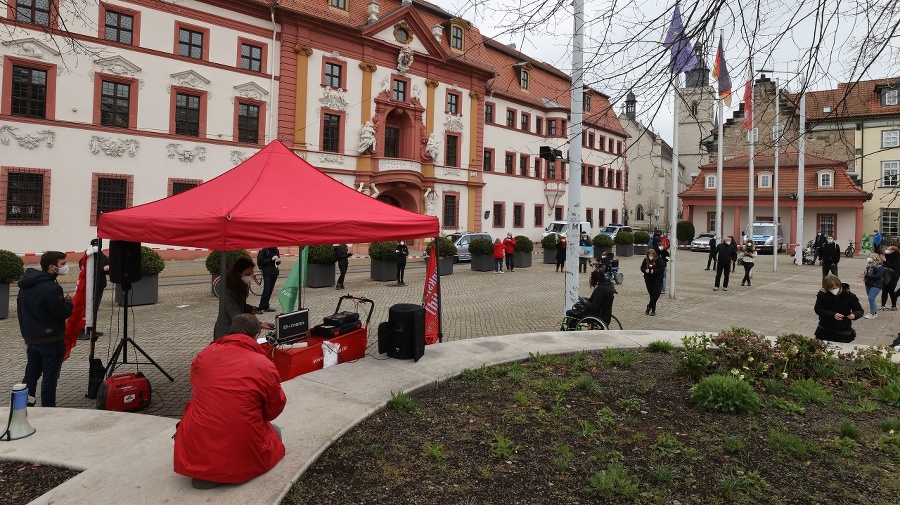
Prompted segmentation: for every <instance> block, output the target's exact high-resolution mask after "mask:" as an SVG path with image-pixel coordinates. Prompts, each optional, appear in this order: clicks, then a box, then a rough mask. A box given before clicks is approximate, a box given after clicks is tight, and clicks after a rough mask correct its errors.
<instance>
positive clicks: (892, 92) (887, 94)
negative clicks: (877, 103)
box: [881, 88, 898, 106]
mask: <svg viewBox="0 0 900 505" xmlns="http://www.w3.org/2000/svg"><path fill="white" fill-rule="evenodd" d="M897 95H898V90H897V88H885V89H882V90H881V105H882V106H888V105H897V104H898V97H897Z"/></svg>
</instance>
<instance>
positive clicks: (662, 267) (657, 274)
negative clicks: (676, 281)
mask: <svg viewBox="0 0 900 505" xmlns="http://www.w3.org/2000/svg"><path fill="white" fill-rule="evenodd" d="M641 272H643V274H644V286H646V288H647V294H648V295H650V303H648V304H647V310H645V311H644V314H647V315H649V316H655V315H656V302H657V300H659V295H660V294H661V293H662V283H663V279H664V278H665V276H666V263H665V262H664V261H662V260H660V259H659V256H657V254H656V251H654V250H652V249H651V250H649V251H647V255H646V256H645V257H644V261H642V262H641Z"/></svg>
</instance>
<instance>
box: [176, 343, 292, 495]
mask: <svg viewBox="0 0 900 505" xmlns="http://www.w3.org/2000/svg"><path fill="white" fill-rule="evenodd" d="M191 388H192V389H193V397H192V399H191V401H189V402H188V404H187V405H186V406H185V408H184V417H182V419H181V422H180V423H179V424H178V428H177V434H176V436H175V472H177V473H180V474H181V475H186V476H188V477H193V478H196V479H203V480H209V481H213V482H221V483H226V484H240V483H242V482H246V481H248V480H250V479H252V478H254V477H256V476H259V475H262V474H264V473H266V472H268V471H269V470H271V469H272V467H274V466H275V464H276V463H278V461H280V460H281V458H283V457H284V444H282V443H281V439H279V438H278V435H277V434H276V433H275V429H274V428H273V427H272V423H270V422H269V421H271V420H272V419H275V418H276V417H278V415H279V414H281V411H282V410H284V405H285V403H286V402H287V399H286V398H285V396H284V391H283V390H282V389H281V381H280V378H279V376H278V370H276V369H275V364H274V363H273V362H272V361H270V360H269V358H267V357H266V355H265V353H264V352H263V350H262V348H261V347H260V346H259V344H257V343H256V340H255V339H253V338H252V337H249V336H247V335H242V334H232V335H226V336H224V337H222V338H220V339H218V340H215V341H213V342H212V343H211V344H209V345H208V346H206V348H205V349H203V350H202V351H200V354H198V355H197V357H196V358H194V362H193V363H191Z"/></svg>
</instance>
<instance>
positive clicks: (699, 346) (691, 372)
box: [675, 333, 715, 379]
mask: <svg viewBox="0 0 900 505" xmlns="http://www.w3.org/2000/svg"><path fill="white" fill-rule="evenodd" d="M709 340H710V339H709V336H708V335H707V334H705V333H700V334H696V335H686V336H685V337H684V338H682V339H681V345H682V347H683V348H684V350H683V351H681V352H680V353H679V354H678V361H677V362H676V363H675V371H676V372H678V373H679V374H681V375H684V376H686V377H688V378H690V379H699V378H700V377H702V376H703V375H704V374H706V371H707V369H709V367H710V366H711V365H712V364H713V362H714V360H715V357H714V356H713V353H712V352H711V351H710V350H709V349H708V348H707V347H708V346H709Z"/></svg>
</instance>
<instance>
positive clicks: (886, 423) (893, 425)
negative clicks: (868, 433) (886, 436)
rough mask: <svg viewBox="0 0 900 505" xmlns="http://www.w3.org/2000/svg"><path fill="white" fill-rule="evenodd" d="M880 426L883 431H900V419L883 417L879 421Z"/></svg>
mask: <svg viewBox="0 0 900 505" xmlns="http://www.w3.org/2000/svg"><path fill="white" fill-rule="evenodd" d="M878 427H879V428H881V431H900V419H896V418H887V419H882V420H881V421H878Z"/></svg>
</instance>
